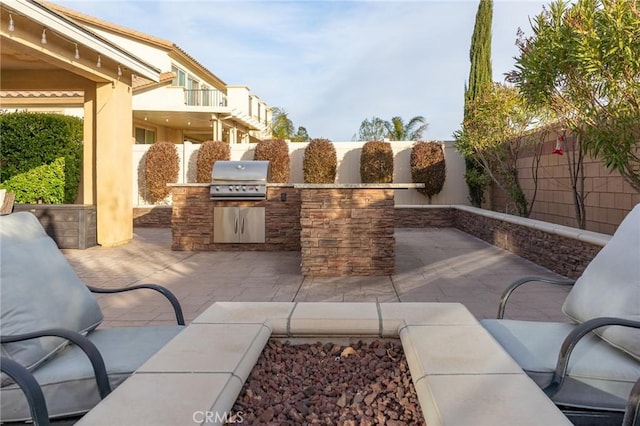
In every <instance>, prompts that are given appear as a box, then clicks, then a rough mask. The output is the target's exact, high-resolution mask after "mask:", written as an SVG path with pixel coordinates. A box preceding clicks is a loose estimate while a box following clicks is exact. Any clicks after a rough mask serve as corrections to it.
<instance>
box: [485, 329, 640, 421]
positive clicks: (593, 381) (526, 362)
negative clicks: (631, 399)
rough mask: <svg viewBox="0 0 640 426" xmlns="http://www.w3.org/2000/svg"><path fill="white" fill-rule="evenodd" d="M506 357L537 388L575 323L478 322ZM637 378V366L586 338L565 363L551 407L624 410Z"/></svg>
mask: <svg viewBox="0 0 640 426" xmlns="http://www.w3.org/2000/svg"><path fill="white" fill-rule="evenodd" d="M481 323H482V325H483V326H484V327H485V328H486V329H487V330H488V331H489V332H490V333H491V335H493V337H494V338H495V339H496V340H497V341H498V342H499V343H500V345H502V347H503V348H505V350H506V351H507V352H508V353H509V354H510V355H511V357H512V358H513V359H514V360H515V361H516V362H517V363H518V365H520V367H522V369H523V370H524V371H525V372H526V373H527V375H529V377H531V378H532V379H533V380H534V381H535V382H536V383H537V384H538V386H540V387H541V388H545V387H546V386H548V385H549V384H550V383H551V379H552V377H553V372H554V371H555V369H556V363H557V361H558V354H559V353H560V346H561V345H562V342H563V341H564V339H565V337H566V336H567V335H568V334H569V333H570V332H571V330H572V329H573V328H574V327H575V325H574V324H567V323H549V322H535V321H514V320H495V319H491V320H482V321H481ZM638 377H640V362H638V361H637V360H636V359H635V358H633V357H631V356H629V355H627V354H626V353H624V352H623V351H620V350H618V349H616V348H614V347H613V346H611V345H609V344H608V343H607V342H605V341H603V340H602V339H600V338H599V337H598V336H596V335H593V334H591V335H589V336H585V337H584V338H583V339H582V340H581V341H580V343H578V345H577V346H576V348H575V349H574V351H573V353H572V355H571V357H570V359H569V369H568V382H567V384H566V385H565V386H563V389H562V391H561V392H560V393H559V394H557V395H555V396H554V397H553V400H554V402H556V403H558V404H563V405H567V406H572V407H580V408H592V409H595V408H603V407H608V408H610V409H612V410H616V411H624V408H625V405H626V402H627V398H628V396H629V392H630V391H631V388H632V387H633V385H634V383H635V381H636V380H637V379H638Z"/></svg>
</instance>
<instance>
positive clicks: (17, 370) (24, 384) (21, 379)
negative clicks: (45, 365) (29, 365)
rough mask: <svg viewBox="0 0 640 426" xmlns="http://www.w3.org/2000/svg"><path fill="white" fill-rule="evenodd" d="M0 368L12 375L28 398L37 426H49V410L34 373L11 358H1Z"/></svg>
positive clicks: (32, 416)
mask: <svg viewBox="0 0 640 426" xmlns="http://www.w3.org/2000/svg"><path fill="white" fill-rule="evenodd" d="M0 370H1V371H2V372H3V373H5V374H6V375H7V376H9V377H11V378H12V379H13V381H14V382H16V384H17V385H18V386H20V389H22V392H23V393H24V396H25V397H26V398H27V403H28V404H29V411H31V418H32V419H33V422H34V424H35V425H36V426H49V425H50V423H49V411H48V410H47V402H46V401H45V399H44V394H43V393H42V389H40V385H39V384H38V382H37V381H36V379H35V378H34V377H33V375H32V374H31V373H30V372H29V370H27V369H26V368H24V367H23V366H22V365H20V364H18V363H17V362H15V361H14V360H12V359H11V358H6V357H2V358H1V359H0Z"/></svg>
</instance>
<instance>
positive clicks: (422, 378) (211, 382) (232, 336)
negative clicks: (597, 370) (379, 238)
mask: <svg viewBox="0 0 640 426" xmlns="http://www.w3.org/2000/svg"><path fill="white" fill-rule="evenodd" d="M273 336H275V337H286V338H299V337H314V338H315V336H324V337H325V338H330V339H331V340H334V339H335V338H339V337H347V338H350V339H351V338H355V339H358V338H359V337H360V336H363V337H364V336H369V337H370V338H376V337H380V338H394V337H395V338H398V337H399V338H400V340H401V341H402V346H403V350H404V353H405V356H406V359H407V364H408V366H409V370H410V372H411V378H412V382H413V384H414V387H415V389H416V393H417V395H418V400H419V401H420V406H421V408H422V413H423V415H424V418H425V420H426V422H427V424H428V425H429V426H438V425H447V424H454V425H463V424H467V425H468V424H472V425H475V426H483V425H487V426H489V425H491V426H495V425H519V426H537V425H540V424H549V425H550V424H553V425H558V426H560V425H566V426H571V422H569V420H568V419H567V418H566V417H564V415H563V414H562V412H561V411H560V410H559V409H558V408H557V407H556V406H555V405H554V404H553V402H551V400H550V399H549V398H547V397H546V395H545V394H544V393H543V392H542V391H541V390H540V388H539V387H538V386H537V385H536V384H535V383H534V382H533V381H532V380H531V379H530V378H529V377H528V376H527V375H526V374H525V373H524V372H523V371H522V369H521V368H520V367H519V366H518V364H516V362H515V361H513V359H511V358H510V357H509V355H508V354H507V353H506V352H505V351H504V349H502V347H501V346H500V345H499V344H498V343H497V342H496V341H495V340H494V339H493V338H492V337H491V336H490V335H489V334H488V332H487V331H486V330H485V329H484V328H483V327H482V325H480V324H479V323H478V321H477V320H476V319H475V318H474V317H473V315H471V313H470V312H469V311H468V310H467V309H466V308H465V307H464V306H463V305H461V304H457V303H232V302H221V303H215V304H213V305H212V306H211V307H210V308H209V309H208V310H207V311H205V312H204V313H203V314H202V315H200V317H198V318H196V319H195V320H194V321H193V322H192V323H191V324H190V325H189V326H188V327H187V328H186V329H185V330H184V331H183V332H182V333H180V334H179V335H178V336H176V337H175V338H174V339H173V340H172V341H171V342H169V343H168V344H167V345H166V346H165V347H164V348H162V349H161V350H160V351H159V352H158V353H157V354H156V355H154V356H153V357H152V358H151V359H149V361H147V362H146V363H145V364H144V365H143V366H142V367H140V368H139V369H138V370H137V371H136V372H135V373H134V375H133V376H132V377H130V378H129V379H127V380H126V381H125V382H124V383H123V384H121V385H120V386H119V387H118V388H116V389H115V390H114V391H113V392H112V393H111V394H110V395H109V397H108V398H106V399H105V400H104V401H102V402H101V403H100V404H98V406H96V408H94V409H93V410H91V411H90V412H89V413H88V414H87V415H86V416H85V417H83V418H82V419H81V420H80V421H79V422H78V423H77V425H78V426H80V425H96V424H156V425H175V424H194V423H195V424H222V423H224V422H225V421H227V420H228V419H229V418H230V416H232V415H233V412H232V407H233V404H234V402H235V401H236V399H237V397H238V395H239V394H240V391H241V389H242V386H243V384H244V382H245V381H246V379H247V378H248V377H249V374H250V372H251V370H252V369H253V366H254V365H255V364H256V361H257V360H258V358H259V356H260V354H261V353H262V350H263V349H264V347H265V345H266V344H267V343H268V341H269V338H271V337H273ZM334 341H335V340H334Z"/></svg>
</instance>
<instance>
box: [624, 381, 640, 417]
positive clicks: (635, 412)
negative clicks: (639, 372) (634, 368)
mask: <svg viewBox="0 0 640 426" xmlns="http://www.w3.org/2000/svg"><path fill="white" fill-rule="evenodd" d="M639 425H640V378H639V379H638V381H637V382H636V384H635V385H633V388H631V392H630V393H629V399H628V400H627V408H626V409H625V410H624V418H623V419H622V426H639Z"/></svg>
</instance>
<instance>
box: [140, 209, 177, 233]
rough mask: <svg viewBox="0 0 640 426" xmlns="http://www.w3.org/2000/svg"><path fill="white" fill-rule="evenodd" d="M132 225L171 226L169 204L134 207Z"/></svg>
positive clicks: (149, 226)
mask: <svg viewBox="0 0 640 426" xmlns="http://www.w3.org/2000/svg"><path fill="white" fill-rule="evenodd" d="M133 226H134V227H138V226H139V227H141V228H169V227H171V206H151V207H134V208H133Z"/></svg>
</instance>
